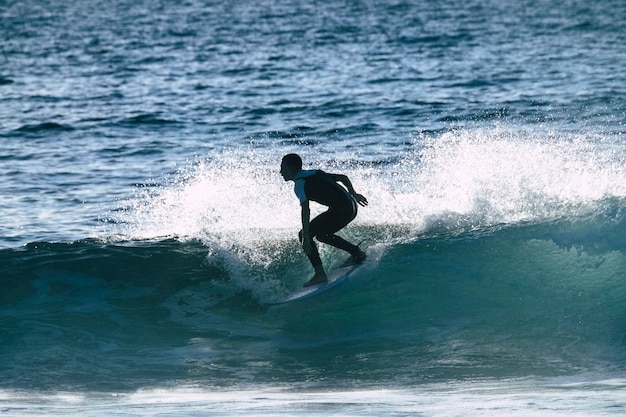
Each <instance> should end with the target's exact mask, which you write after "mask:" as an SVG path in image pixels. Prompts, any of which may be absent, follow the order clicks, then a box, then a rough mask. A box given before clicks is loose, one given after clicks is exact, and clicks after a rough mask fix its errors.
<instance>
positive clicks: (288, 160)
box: [280, 153, 302, 181]
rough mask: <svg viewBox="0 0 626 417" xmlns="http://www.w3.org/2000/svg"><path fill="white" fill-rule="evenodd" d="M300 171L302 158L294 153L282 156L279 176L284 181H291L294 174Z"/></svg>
mask: <svg viewBox="0 0 626 417" xmlns="http://www.w3.org/2000/svg"><path fill="white" fill-rule="evenodd" d="M301 169H302V158H300V156H299V155H297V154H295V153H290V154H287V155H285V156H283V160H282V162H281V163H280V174H281V175H282V176H283V178H284V179H285V181H289V180H293V179H294V178H295V177H296V174H297V173H298V172H299V171H300V170H301Z"/></svg>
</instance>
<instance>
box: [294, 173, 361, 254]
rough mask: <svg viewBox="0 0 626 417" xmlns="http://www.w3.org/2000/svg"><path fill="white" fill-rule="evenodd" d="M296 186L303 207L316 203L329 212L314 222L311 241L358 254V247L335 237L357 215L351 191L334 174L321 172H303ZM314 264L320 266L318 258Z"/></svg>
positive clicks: (299, 175)
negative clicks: (334, 177)
mask: <svg viewBox="0 0 626 417" xmlns="http://www.w3.org/2000/svg"><path fill="white" fill-rule="evenodd" d="M294 183H295V186H294V191H295V193H296V195H297V196H298V199H299V200H300V204H304V203H306V202H307V201H315V202H316V203H319V204H322V205H324V206H327V207H328V211H325V212H324V213H322V214H320V215H319V216H317V217H315V218H314V219H313V220H311V222H310V226H309V237H310V238H311V239H312V238H313V237H315V238H317V240H319V241H320V242H324V243H327V244H329V245H332V246H335V247H337V248H339V249H343V250H345V251H347V252H350V253H351V254H353V255H354V254H358V253H359V251H360V250H359V248H358V246H355V245H353V244H351V243H350V242H348V241H346V240H344V239H342V238H341V237H339V236H336V235H335V233H336V232H337V231H339V230H341V229H343V228H344V227H345V226H346V225H347V224H348V223H350V222H351V221H352V220H354V218H355V217H356V215H357V205H356V201H355V200H354V198H352V196H351V195H350V194H349V193H348V191H346V189H345V188H343V187H342V186H341V185H339V184H338V183H337V181H335V180H334V179H333V178H332V177H331V175H329V174H327V173H326V172H324V171H321V170H315V171H313V170H311V171H300V172H299V173H298V174H297V175H296V177H295V179H294ZM300 240H302V232H300ZM316 252H317V251H316ZM312 262H313V260H312ZM314 263H317V259H315V262H314Z"/></svg>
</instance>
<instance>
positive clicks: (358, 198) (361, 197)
mask: <svg viewBox="0 0 626 417" xmlns="http://www.w3.org/2000/svg"><path fill="white" fill-rule="evenodd" d="M354 199H355V200H356V202H357V203H359V205H360V206H363V207H365V206H367V205H368V204H369V202H368V201H367V198H365V196H364V195H362V194H354Z"/></svg>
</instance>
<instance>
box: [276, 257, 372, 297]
mask: <svg viewBox="0 0 626 417" xmlns="http://www.w3.org/2000/svg"><path fill="white" fill-rule="evenodd" d="M361 266H363V265H362V264H357V265H349V266H343V267H341V268H337V269H335V270H333V271H331V272H330V273H329V274H328V281H327V282H323V283H321V284H315V285H311V286H310V287H302V288H300V289H298V290H297V291H296V292H294V293H293V294H291V295H289V296H287V297H285V298H283V299H281V300H278V301H274V302H272V303H270V304H274V305H275V304H284V303H289V302H292V301H297V300H304V299H305V298H309V297H313V296H314V295H317V294H319V293H322V292H324V291H326V290H329V289H331V288H333V287H336V286H337V285H339V284H341V283H343V282H345V281H347V280H348V278H350V276H352V275H353V274H354V272H355V271H356V270H357V269H359V268H360V267H361Z"/></svg>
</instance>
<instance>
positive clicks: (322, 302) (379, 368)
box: [0, 201, 626, 390]
mask: <svg viewBox="0 0 626 417" xmlns="http://www.w3.org/2000/svg"><path fill="white" fill-rule="evenodd" d="M622 207H623V202H621V201H611V202H607V203H606V205H605V209H604V211H603V212H602V213H599V214H594V215H591V216H589V217H584V218H583V217H580V218H577V219H575V220H572V219H561V220H554V221H550V222H544V223H528V224H516V225H497V226H493V227H489V228H474V229H473V230H466V231H456V232H450V231H447V230H446V231H437V232H428V233H421V234H420V235H419V236H417V237H415V238H411V239H406V238H402V239H400V240H398V239H397V238H392V239H389V240H387V241H385V242H383V243H381V242H378V243H370V246H369V248H368V251H369V254H370V256H369V259H368V261H367V262H366V264H365V268H363V269H362V270H361V272H359V273H358V274H357V275H356V276H355V277H354V278H353V279H351V281H349V282H347V283H345V284H344V285H342V286H339V287H337V288H336V289H334V290H332V291H328V292H327V293H324V294H321V295H319V296H317V297H314V298H312V299H308V300H304V301H301V302H295V303H290V304H286V305H282V306H276V307H269V306H268V305H267V304H266V303H267V302H268V301H272V300H274V299H276V298H279V297H282V296H284V295H286V294H288V293H289V292H290V291H292V290H293V289H295V288H297V287H298V286H299V285H301V284H302V282H303V281H304V280H305V279H307V274H308V273H309V270H308V266H307V265H306V263H305V262H304V261H303V260H302V257H301V256H300V254H299V252H298V250H297V246H295V244H293V243H292V242H291V241H280V242H275V244H274V248H272V249H271V252H272V253H273V254H274V257H273V259H272V261H271V262H269V263H267V264H259V263H256V262H255V261H254V260H253V259H252V258H251V257H250V256H248V255H247V254H245V252H244V251H243V250H241V248H239V249H236V248H234V249H233V250H232V251H224V252H221V253H218V252H213V253H212V252H211V251H209V254H208V255H207V246H206V245H205V244H204V243H202V242H199V241H196V240H190V241H184V242H183V241H181V240H179V239H167V240H160V241H158V240H154V241H131V242H117V243H113V242H103V241H98V240H86V241H77V242H74V243H56V244H52V243H44V242H42V243H33V244H29V245H27V246H26V247H24V248H21V249H15V250H8V249H7V250H3V251H1V252H0V261H1V262H2V264H3V265H6V267H5V272H4V273H3V275H2V286H3V288H5V289H6V290H5V291H4V292H3V295H2V297H1V298H0V301H1V304H0V323H1V324H2V329H3V337H2V351H1V352H2V353H1V357H2V363H3V368H4V371H3V372H4V374H5V375H7V378H5V379H3V382H2V383H1V384H2V385H7V384H9V385H7V387H8V386H10V387H11V388H16V387H22V388H27V387H28V388H32V387H38V388H51V387H55V388H59V387H66V388H73V387H74V388H75V387H77V386H78V387H81V388H88V389H97V390H99V389H115V390H120V389H134V388H137V387H145V386H150V385H158V384H160V383H163V381H184V382H186V383H192V384H194V383H201V384H209V385H217V386H226V385H227V386H232V385H233V384H236V385H240V384H245V383H246V382H247V381H256V382H257V383H258V381H268V382H272V381H281V383H286V382H298V381H299V382H302V381H308V382H309V383H317V384H320V385H321V386H325V382H324V381H332V384H340V385H344V386H360V385H361V384H377V383H397V384H403V385H405V384H407V383H408V384H412V383H420V382H426V381H429V382H432V381H440V380H449V379H467V378H483V377H522V376H558V375H569V374H572V373H581V372H592V371H593V372H595V371H601V372H603V373H611V372H615V371H618V370H619V369H620V368H622V367H623V363H624V362H623V361H624V359H626V358H625V357H624V347H625V345H626V313H625V312H626V285H625V284H624V279H623V277H624V271H626V252H625V249H626V245H625V244H624V241H623V238H622V236H623V235H624V232H626V230H625V229H626V221H625V219H624V216H623V213H622V211H623V210H622ZM350 232H351V233H352V234H353V235H354V236H357V235H358V236H362V237H366V238H368V239H370V240H369V241H370V242H373V241H374V240H375V239H376V237H377V236H381V235H385V234H394V233H398V232H397V230H391V229H390V228H389V227H388V226H380V225H377V226H363V225H360V226H354V227H353V228H352V229H351V231H350ZM238 250H239V252H238ZM341 260H342V259H341V257H340V256H337V255H336V254H334V253H332V254H329V252H326V253H325V262H326V263H327V265H331V264H336V263H339V262H340V261H341Z"/></svg>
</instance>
